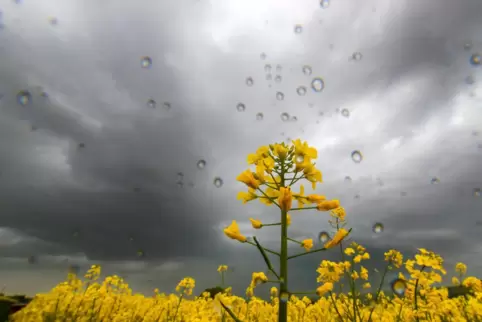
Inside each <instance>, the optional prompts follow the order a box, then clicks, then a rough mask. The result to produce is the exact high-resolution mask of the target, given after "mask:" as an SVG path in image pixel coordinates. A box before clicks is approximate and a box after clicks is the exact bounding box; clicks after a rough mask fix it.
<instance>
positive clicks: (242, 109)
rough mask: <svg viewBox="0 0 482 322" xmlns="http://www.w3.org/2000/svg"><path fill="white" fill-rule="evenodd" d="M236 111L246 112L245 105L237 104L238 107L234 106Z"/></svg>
mask: <svg viewBox="0 0 482 322" xmlns="http://www.w3.org/2000/svg"><path fill="white" fill-rule="evenodd" d="M236 109H237V110H238V112H244V110H246V105H244V104H243V103H238V105H236Z"/></svg>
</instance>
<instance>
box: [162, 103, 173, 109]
mask: <svg viewBox="0 0 482 322" xmlns="http://www.w3.org/2000/svg"><path fill="white" fill-rule="evenodd" d="M162 106H163V108H164V109H165V110H166V111H169V110H170V109H171V103H169V102H164V104H163V105H162Z"/></svg>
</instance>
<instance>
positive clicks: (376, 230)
mask: <svg viewBox="0 0 482 322" xmlns="http://www.w3.org/2000/svg"><path fill="white" fill-rule="evenodd" d="M383 229H384V227H383V224H382V223H379V222H377V223H376V224H375V225H373V228H372V230H373V232H374V233H376V234H379V233H381V232H383Z"/></svg>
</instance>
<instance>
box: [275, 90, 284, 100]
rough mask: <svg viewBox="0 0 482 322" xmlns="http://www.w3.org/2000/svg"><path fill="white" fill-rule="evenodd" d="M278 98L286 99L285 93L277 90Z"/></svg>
mask: <svg viewBox="0 0 482 322" xmlns="http://www.w3.org/2000/svg"><path fill="white" fill-rule="evenodd" d="M276 99H277V100H278V101H282V100H284V99H285V94H283V93H281V92H277V93H276Z"/></svg>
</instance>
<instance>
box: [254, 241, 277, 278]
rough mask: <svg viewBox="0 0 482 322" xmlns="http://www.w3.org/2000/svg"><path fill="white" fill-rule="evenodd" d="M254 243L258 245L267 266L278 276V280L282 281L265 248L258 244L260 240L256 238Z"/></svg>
mask: <svg viewBox="0 0 482 322" xmlns="http://www.w3.org/2000/svg"><path fill="white" fill-rule="evenodd" d="M253 240H254V242H255V243H256V247H258V250H259V251H260V253H261V255H262V256H263V259H264V261H265V263H266V266H268V269H269V270H270V271H271V272H272V273H273V274H274V276H276V278H277V279H280V277H279V275H278V274H277V273H276V271H275V270H274V268H273V265H271V261H270V260H269V258H268V255H266V252H265V251H264V248H263V247H261V245H260V243H259V242H258V239H257V238H256V237H253Z"/></svg>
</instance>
